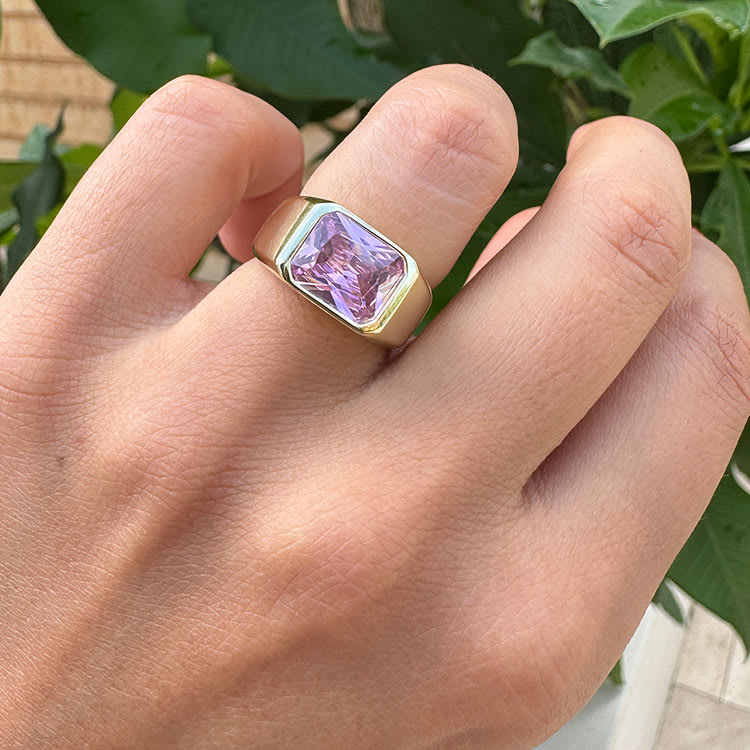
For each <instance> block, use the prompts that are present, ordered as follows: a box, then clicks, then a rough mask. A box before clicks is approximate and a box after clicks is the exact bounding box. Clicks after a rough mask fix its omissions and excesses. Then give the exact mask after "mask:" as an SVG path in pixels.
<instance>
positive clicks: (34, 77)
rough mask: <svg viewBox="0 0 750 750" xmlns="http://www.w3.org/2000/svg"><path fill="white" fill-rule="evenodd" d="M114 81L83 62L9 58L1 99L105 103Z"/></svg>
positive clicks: (2, 65) (1, 76)
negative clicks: (6, 95)
mask: <svg viewBox="0 0 750 750" xmlns="http://www.w3.org/2000/svg"><path fill="white" fill-rule="evenodd" d="M0 1H1V0H0ZM113 89H114V84H113V83H112V82H111V81H110V80H108V79H107V78H105V77H104V76H102V75H100V74H99V73H97V71H96V70H94V69H93V68H92V67H90V66H89V65H86V64H84V63H82V62H80V63H79V62H77V61H75V62H70V63H59V62H35V61H25V60H12V59H6V60H3V61H2V62H0V98H2V96H3V94H14V95H16V96H28V97H29V98H40V97H54V98H55V99H65V100H67V101H71V102H73V101H76V100H79V101H82V100H86V101H96V102H100V103H106V102H108V101H109V98H110V97H111V96H112V90H113Z"/></svg>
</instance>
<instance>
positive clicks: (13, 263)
mask: <svg viewBox="0 0 750 750" xmlns="http://www.w3.org/2000/svg"><path fill="white" fill-rule="evenodd" d="M62 127H63V119H62V114H60V117H59V118H58V120H57V126H56V127H55V129H54V130H53V131H52V132H51V133H50V134H49V135H48V136H47V138H46V139H45V144H44V154H43V155H42V159H41V161H40V162H39V164H38V165H37V167H36V169H34V171H33V172H32V173H31V174H30V175H29V176H28V177H27V178H26V179H25V180H24V181H23V182H22V183H21V184H20V185H18V187H16V189H15V190H14V191H13V194H12V199H13V203H14V204H15V206H16V208H17V209H18V215H19V221H20V229H19V231H18V234H17V235H16V237H15V239H14V240H13V242H11V244H10V245H9V246H8V262H7V269H6V274H7V278H6V279H5V283H7V282H8V280H9V279H10V278H11V277H12V276H13V274H14V273H15V272H16V271H17V270H18V269H19V268H20V266H21V264H22V263H23V262H24V260H26V256H27V255H28V254H29V253H30V252H31V251H32V249H33V248H34V245H36V243H37V241H38V239H39V236H38V234H37V229H36V222H37V220H38V219H39V218H40V217H41V216H43V215H44V214H46V213H47V212H48V211H49V210H50V209H52V208H53V207H54V206H55V205H56V204H57V203H58V201H59V200H60V196H61V195H62V190H63V184H64V180H65V172H64V170H63V166H62V164H61V162H60V159H59V157H58V156H57V155H56V154H55V144H56V142H57V137H58V136H59V135H60V133H61V131H62Z"/></svg>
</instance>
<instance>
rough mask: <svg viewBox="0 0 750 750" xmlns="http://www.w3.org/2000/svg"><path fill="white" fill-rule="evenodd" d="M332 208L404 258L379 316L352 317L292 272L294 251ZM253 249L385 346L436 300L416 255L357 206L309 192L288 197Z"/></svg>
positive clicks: (321, 303)
mask: <svg viewBox="0 0 750 750" xmlns="http://www.w3.org/2000/svg"><path fill="white" fill-rule="evenodd" d="M331 213H335V214H341V215H343V216H345V217H347V219H348V220H350V221H352V222H354V223H355V224H357V225H359V227H361V228H362V229H364V230H365V231H366V232H368V233H370V234H371V235H372V236H373V237H374V238H376V239H377V240H378V241H379V242H380V243H382V244H383V245H385V246H386V247H387V248H388V250H392V251H394V252H395V253H397V254H398V255H399V256H400V257H401V258H402V259H403V261H404V273H403V277H402V278H401V279H399V280H398V281H397V282H395V287H394V288H393V289H392V290H391V292H390V294H389V295H388V296H387V298H386V299H385V301H384V303H383V305H382V307H381V308H380V309H379V310H378V311H377V314H376V316H375V317H373V318H370V319H368V320H366V321H364V322H362V323H358V322H356V321H355V320H352V319H349V318H347V317H346V316H345V315H344V314H342V313H341V312H340V311H339V310H338V309H336V308H335V307H334V306H333V305H332V304H329V303H328V302H327V301H326V300H325V299H322V298H320V297H318V296H316V295H315V294H314V293H311V291H309V290H308V289H305V288H304V287H303V286H301V284H299V283H297V281H296V279H295V278H294V276H293V275H292V272H291V263H292V260H293V258H294V256H295V254H296V253H297V252H298V251H299V250H300V248H302V246H303V245H304V243H305V241H306V240H307V238H308V237H309V235H310V234H311V232H313V230H314V229H315V227H316V225H317V224H318V222H319V221H320V220H321V219H322V218H323V217H325V216H326V215H328V214H331ZM253 250H254V252H255V254H256V256H257V257H258V258H259V259H260V260H261V261H263V263H265V264H266V265H267V266H269V267H270V268H271V269H272V270H274V271H275V272H276V273H277V274H278V275H279V276H281V277H282V278H283V279H284V280H285V281H286V282H287V283H288V284H289V285H290V286H292V288H293V289H294V290H295V291H296V292H298V293H299V294H301V295H302V296H304V297H305V298H306V299H308V300H309V301H310V302H312V303H313V304H314V305H316V306H317V307H319V308H320V309H321V310H324V311H325V312H326V313H328V314H329V315H331V316H333V317H334V318H336V320H338V321H339V322H341V323H343V324H344V325H345V326H347V328H350V329H352V330H354V331H356V332H357V333H360V334H362V335H364V336H367V337H368V338H371V339H373V340H375V341H377V342H378V343H381V344H383V345H386V346H399V345H400V344H402V343H404V341H405V340H406V339H407V338H408V337H409V335H410V334H411V333H412V332H413V331H414V329H415V328H416V327H417V325H418V324H419V322H420V320H421V319H422V318H423V317H424V314H425V313H426V312H427V309H428V308H429V306H430V303H431V301H432V293H431V290H430V288H429V286H428V285H427V283H426V282H425V280H424V278H423V277H422V276H421V274H420V272H419V268H418V266H417V263H416V261H415V260H414V258H412V257H411V256H410V255H409V254H408V253H407V252H405V251H404V250H403V249H402V248H400V247H399V246H398V245H397V244H396V243H395V242H393V241H392V240H390V239H389V238H388V237H386V236H385V235H384V234H382V232H379V231H378V230H377V229H375V227H373V226H371V225H370V224H368V223H367V222H366V221H364V220H363V219H361V218H360V217H359V216H357V215H356V214H354V213H353V212H352V211H349V210H348V209H347V208H345V207H344V206H341V205H339V204H338V203H334V202H332V201H326V200H321V199H318V198H308V197H298V198H292V199H289V200H288V201H285V203H284V204H282V205H281V206H280V207H279V209H277V210H276V212H275V213H274V214H272V216H271V217H270V218H269V219H268V221H267V222H266V224H265V225H264V226H263V228H262V229H261V231H260V232H259V233H258V236H257V237H256V239H255V243H254V245H253Z"/></svg>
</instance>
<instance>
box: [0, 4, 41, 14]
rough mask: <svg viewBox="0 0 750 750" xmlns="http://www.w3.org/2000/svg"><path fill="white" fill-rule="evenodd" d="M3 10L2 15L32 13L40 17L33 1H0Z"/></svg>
mask: <svg viewBox="0 0 750 750" xmlns="http://www.w3.org/2000/svg"><path fill="white" fill-rule="evenodd" d="M0 3H1V4H2V8H3V15H4V16H5V15H8V14H10V13H34V14H36V15H41V13H40V11H39V8H37V5H36V3H35V2H34V0H0Z"/></svg>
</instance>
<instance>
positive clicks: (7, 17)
mask: <svg viewBox="0 0 750 750" xmlns="http://www.w3.org/2000/svg"><path fill="white" fill-rule="evenodd" d="M2 14H3V19H2V21H3V28H2V42H1V43H0V159H11V158H13V157H15V156H16V155H17V153H18V149H19V147H20V145H21V144H22V143H23V141H24V139H25V137H26V135H27V134H28V132H29V131H30V130H31V128H32V127H33V126H34V125H35V124H36V123H38V122H43V123H46V124H48V125H53V124H54V123H55V120H56V119H57V113H58V111H59V110H60V107H61V105H62V104H63V103H64V102H67V105H68V106H67V109H66V110H65V132H64V133H63V136H62V140H63V141H64V142H65V143H70V144H78V143H82V142H85V141H93V142H95V143H102V142H104V141H105V140H106V138H107V136H108V135H109V132H110V129H111V127H112V121H111V118H110V115H109V108H108V102H109V98H110V96H111V94H112V89H113V85H112V83H111V82H110V81H108V80H107V79H106V78H104V77H103V76H102V75H100V74H99V73H97V72H96V71H95V70H94V69H93V68H92V67H91V66H90V65H88V63H86V62H85V61H84V60H82V59H81V58H80V57H77V56H76V55H74V54H73V53H72V52H71V51H70V50H69V49H68V48H67V47H66V46H65V45H64V44H63V43H62V42H61V41H60V40H59V39H58V38H57V36H56V35H55V33H54V31H53V30H52V28H51V27H50V25H49V24H48V23H47V20H46V19H45V18H44V16H43V15H42V14H41V13H40V12H39V10H38V8H37V7H36V5H35V4H34V2H33V0H2Z"/></svg>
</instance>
